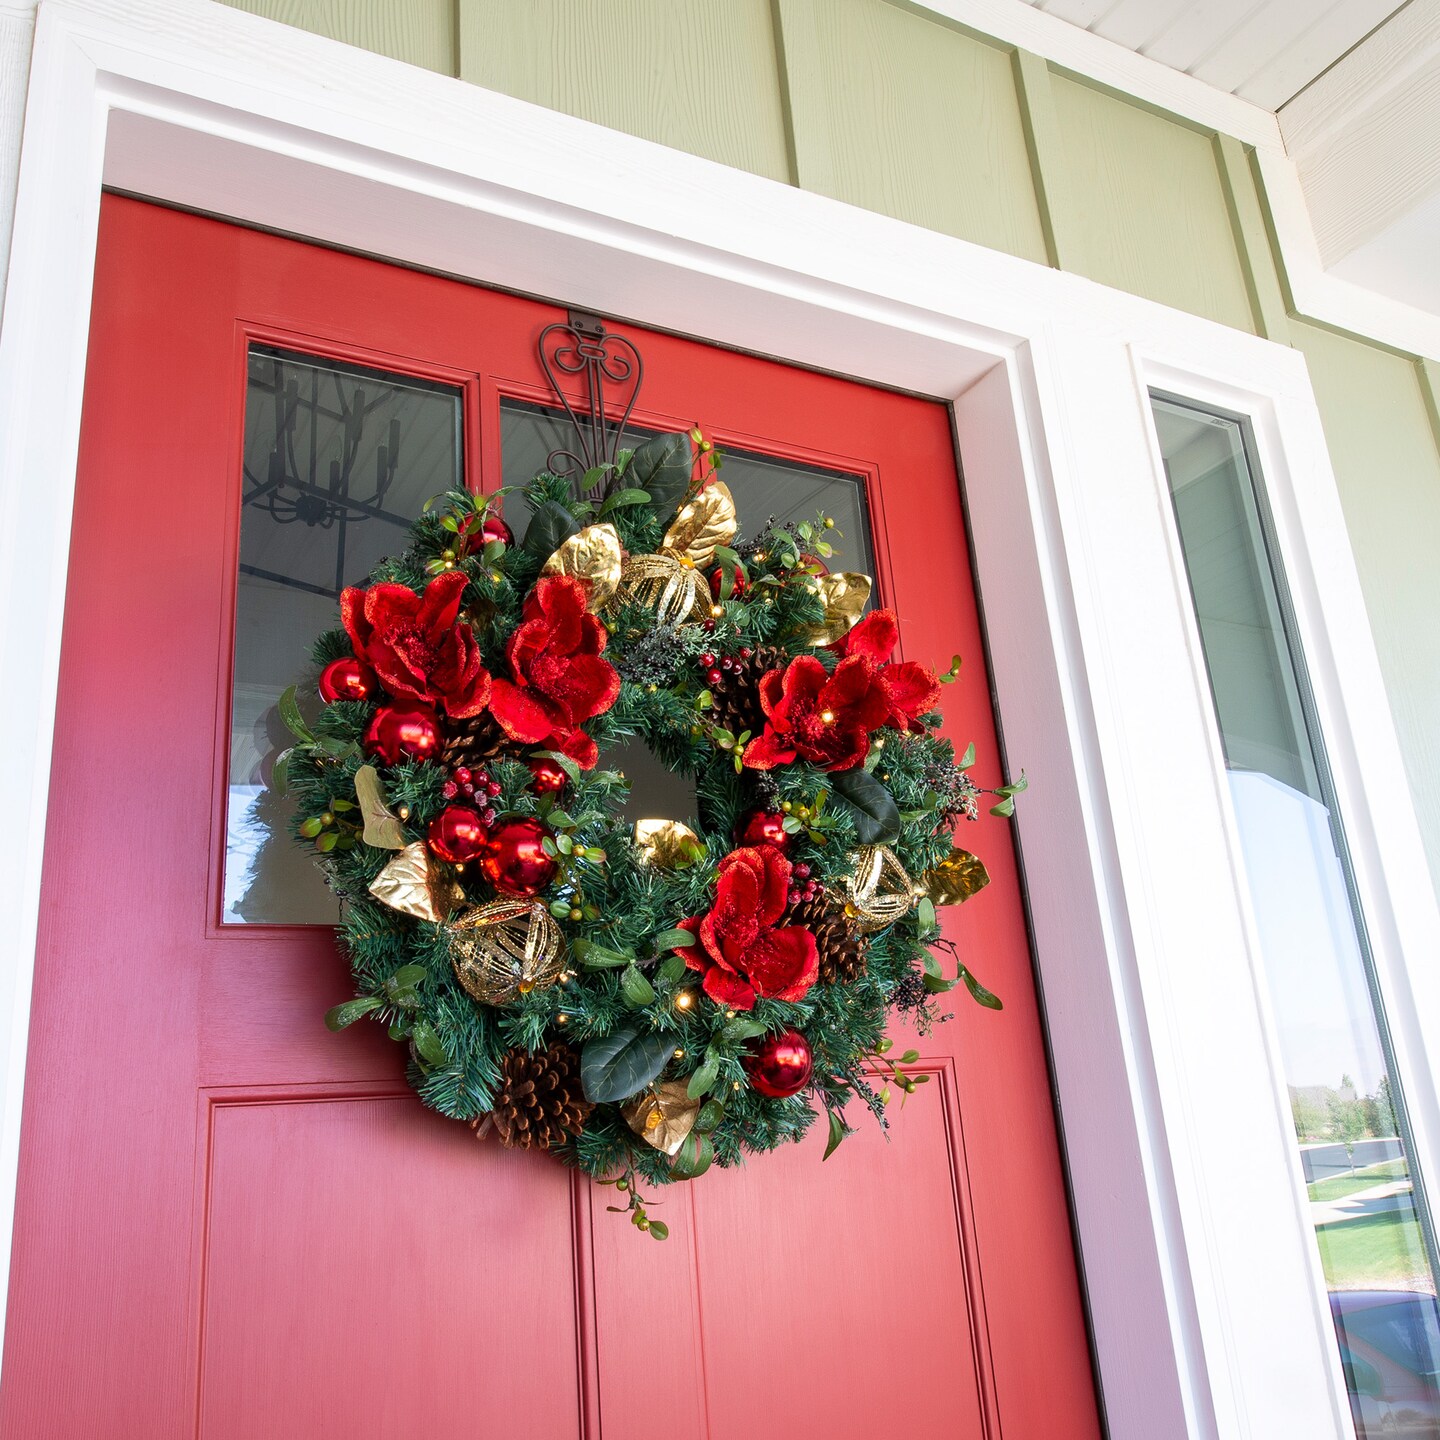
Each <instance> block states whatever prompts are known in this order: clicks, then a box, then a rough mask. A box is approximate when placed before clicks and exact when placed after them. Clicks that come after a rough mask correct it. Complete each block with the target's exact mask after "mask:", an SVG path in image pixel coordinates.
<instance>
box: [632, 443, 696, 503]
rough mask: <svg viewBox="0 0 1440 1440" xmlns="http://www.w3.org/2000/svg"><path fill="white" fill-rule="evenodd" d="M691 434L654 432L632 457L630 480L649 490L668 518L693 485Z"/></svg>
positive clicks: (653, 500) (651, 497) (633, 483)
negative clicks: (660, 433) (691, 483)
mask: <svg viewBox="0 0 1440 1440" xmlns="http://www.w3.org/2000/svg"><path fill="white" fill-rule="evenodd" d="M690 467H691V458H690V437H689V436H688V435H686V434H683V433H681V434H677V435H652V436H651V437H650V439H648V440H647V441H646V442H645V443H644V444H643V445H642V446H640V448H639V449H638V450H636V452H635V454H634V455H633V456H632V457H631V460H630V464H629V466H628V467H627V468H626V471H625V479H626V481H627V482H628V483H629V484H630V485H633V486H636V487H638V488H639V489H642V490H645V491H648V492H649V495H650V504H651V506H652V507H653V508H654V511H655V515H656V517H657V518H658V519H660V520H666V519H668V518H669V516H670V512H671V511H672V510H674V509H675V507H676V506H677V505H678V504H679V503H680V501H681V499H682V498H683V497H684V494H685V492H686V491H687V490H688V489H689V488H690Z"/></svg>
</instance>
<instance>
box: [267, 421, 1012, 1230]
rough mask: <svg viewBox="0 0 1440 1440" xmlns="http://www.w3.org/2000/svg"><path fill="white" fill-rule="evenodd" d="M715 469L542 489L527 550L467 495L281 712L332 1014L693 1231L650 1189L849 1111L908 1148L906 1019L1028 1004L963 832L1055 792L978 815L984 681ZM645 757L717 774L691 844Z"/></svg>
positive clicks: (704, 775)
mask: <svg viewBox="0 0 1440 1440" xmlns="http://www.w3.org/2000/svg"><path fill="white" fill-rule="evenodd" d="M719 464H720V456H719V453H718V452H717V451H715V450H714V449H713V448H712V447H711V446H710V445H709V444H708V443H707V442H705V441H704V440H703V439H702V438H701V436H700V435H699V433H698V432H692V433H691V434H690V435H683V434H682V435H668V436H660V437H657V438H655V439H653V440H650V441H648V442H646V443H645V444H644V445H642V446H641V447H640V448H639V449H638V450H636V451H634V452H626V451H621V452H620V453H619V455H618V457H617V459H616V461H615V463H613V464H612V465H607V466H601V467H597V469H595V470H592V471H591V472H590V473H589V474H587V475H586V476H585V477H584V480H583V481H582V482H581V484H580V485H579V486H578V487H576V486H572V484H571V482H569V481H568V480H565V479H563V478H560V477H557V476H555V475H551V474H545V475H541V476H539V477H538V478H537V479H535V480H534V481H532V482H531V483H530V484H529V485H528V486H526V487H524V490H525V496H526V500H527V501H528V506H529V510H530V519H529V524H528V527H527V529H526V532H525V537H524V541H523V543H521V544H518V545H517V544H516V543H515V542H514V538H513V536H512V533H511V531H510V529H509V527H508V526H507V525H506V524H505V522H504V521H503V519H501V518H500V516H499V514H498V512H497V510H496V508H495V501H496V499H497V498H498V497H496V496H491V497H481V496H473V495H470V494H467V493H463V492H458V491H457V492H451V493H448V494H447V495H445V496H444V497H442V499H441V500H440V501H439V502H432V504H434V505H435V508H434V510H433V511H432V512H431V513H427V514H425V515H422V516H420V517H419V518H418V519H417V520H416V521H415V523H414V525H413V527H412V529H411V533H410V543H409V548H408V549H407V550H406V551H405V552H404V553H403V554H401V555H399V556H397V557H395V558H392V559H388V560H386V561H384V562H382V563H381V564H380V565H379V566H378V567H377V569H376V570H375V571H374V573H373V574H372V576H371V577H370V583H369V585H368V586H367V587H365V588H353V589H349V590H346V591H345V592H344V593H343V595H342V597H341V606H340V608H341V618H342V621H343V626H342V628H339V629H335V630H332V631H330V632H329V633H327V634H325V635H322V636H321V637H320V639H319V640H318V641H317V643H316V646H315V652H314V658H315V661H316V663H317V665H318V666H320V667H321V668H320V675H319V691H320V695H321V697H322V699H323V701H324V702H325V704H324V706H323V708H322V709H321V710H320V712H319V715H318V718H317V719H315V720H314V721H313V722H311V723H309V724H307V723H306V721H305V720H304V719H303V718H302V716H301V711H300V708H299V706H298V705H297V704H296V700H295V692H294V690H293V689H292V690H291V691H289V692H287V694H286V695H285V696H284V697H282V700H281V704H280V709H281V713H282V715H283V716H284V718H285V719H286V721H287V723H288V724H289V726H290V728H291V729H292V730H293V731H294V732H295V734H296V737H297V743H296V744H295V746H294V747H293V749H292V750H291V751H289V752H288V754H287V757H286V759H285V761H284V763H283V765H282V766H281V767H280V783H281V784H282V785H284V784H288V786H289V789H290V791H291V792H292V793H293V795H294V797H295V802H296V817H295V822H294V824H295V831H296V835H297V837H298V838H299V839H300V841H301V842H302V843H303V844H304V845H305V846H306V847H307V848H308V849H309V850H310V851H311V853H312V855H313V854H315V853H316V852H318V858H319V861H320V863H321V864H322V865H323V867H324V869H325V871H326V874H327V878H328V882H329V884H330V886H331V887H332V889H333V890H334V892H335V893H336V895H337V896H338V897H339V899H340V900H341V902H342V920H341V925H340V930H339V938H340V943H341V946H342V948H343V949H344V950H345V951H346V952H347V954H348V956H349V959H350V963H351V967H352V970H353V973H354V979H355V982H356V986H357V992H358V997H357V998H355V999H352V1000H349V1001H346V1002H345V1003H343V1004H340V1005H337V1006H336V1007H335V1008H334V1009H333V1010H332V1011H331V1012H330V1013H329V1015H328V1016H327V1017H326V1020H327V1023H328V1024H329V1025H330V1026H331V1028H332V1029H340V1028H342V1027H344V1026H346V1025H348V1024H350V1023H352V1022H353V1021H355V1020H358V1019H360V1018H361V1017H362V1016H369V1017H371V1018H373V1019H376V1020H379V1021H380V1022H381V1023H384V1024H386V1025H388V1026H389V1030H390V1035H391V1037H392V1038H393V1039H396V1040H399V1041H403V1042H404V1043H405V1044H407V1045H408V1047H409V1057H410V1066H409V1075H410V1080H411V1082H412V1084H413V1085H414V1087H415V1089H416V1091H417V1092H418V1093H419V1095H420V1097H421V1099H422V1100H423V1101H424V1102H425V1103H426V1104H427V1105H430V1106H432V1107H433V1108H435V1109H436V1110H439V1111H440V1112H442V1113H443V1114H445V1115H448V1116H451V1117H453V1118H455V1119H457V1120H463V1121H467V1122H469V1123H470V1125H471V1126H472V1127H474V1128H475V1130H476V1131H477V1133H479V1134H481V1135H482V1136H483V1135H484V1134H485V1133H486V1132H487V1131H489V1130H491V1129H493V1130H494V1131H495V1132H496V1133H497V1134H498V1137H499V1139H500V1141H501V1142H502V1143H504V1144H506V1145H510V1146H520V1147H525V1148H539V1149H544V1150H547V1151H549V1152H551V1153H552V1154H554V1155H556V1156H557V1157H558V1158H560V1159H561V1160H563V1161H564V1162H565V1163H567V1164H570V1165H575V1166H578V1167H580V1168H581V1169H583V1170H585V1171H587V1172H588V1173H589V1174H591V1175H592V1176H594V1177H595V1178H596V1179H598V1180H600V1181H602V1182H604V1183H607V1184H614V1185H617V1186H618V1187H619V1190H620V1191H621V1192H622V1193H621V1202H622V1203H621V1208H623V1209H627V1210H628V1211H629V1212H630V1214H631V1218H632V1219H633V1220H634V1222H635V1223H636V1225H637V1226H639V1228H641V1229H642V1230H649V1231H650V1233H652V1234H654V1235H656V1236H657V1237H658V1238H662V1239H663V1238H664V1236H665V1233H666V1231H665V1226H664V1224H663V1223H662V1222H661V1221H659V1220H657V1219H654V1218H653V1217H651V1216H649V1215H647V1213H646V1209H645V1204H644V1202H643V1200H642V1199H641V1195H640V1190H639V1188H638V1187H639V1184H640V1183H642V1182H650V1183H662V1184H663V1183H666V1182H669V1181H672V1180H684V1179H691V1178H693V1177H695V1176H697V1175H699V1174H700V1173H701V1172H702V1171H704V1170H705V1169H706V1168H707V1167H708V1166H709V1165H710V1164H711V1163H712V1161H713V1162H714V1163H716V1164H720V1165H730V1164H734V1163H736V1162H737V1161H739V1160H741V1158H742V1157H743V1156H744V1154H745V1153H746V1152H749V1151H766V1150H770V1149H773V1148H774V1147H775V1146H776V1145H779V1144H781V1143H783V1142H785V1141H790V1140H796V1139H798V1138H799V1137H800V1136H801V1135H802V1134H804V1132H805V1131H806V1130H808V1129H809V1127H810V1126H811V1125H812V1124H813V1123H814V1122H815V1121H816V1120H817V1118H818V1117H819V1115H820V1114H821V1113H822V1112H824V1113H825V1114H826V1116H827V1118H828V1124H829V1130H830V1143H829V1147H828V1148H827V1150H826V1152H825V1153H826V1155H827V1156H828V1155H829V1154H830V1152H831V1150H833V1149H834V1147H835V1146H836V1145H838V1144H839V1143H840V1141H842V1140H843V1139H844V1137H845V1136H846V1135H847V1134H848V1133H850V1129H849V1126H848V1125H847V1122H846V1119H845V1107H846V1105H847V1103H849V1102H851V1101H858V1102H859V1104H860V1105H861V1106H862V1107H864V1108H868V1109H869V1110H870V1111H871V1112H872V1113H873V1114H874V1116H875V1118H876V1119H877V1120H878V1121H879V1123H880V1124H881V1125H882V1126H883V1125H885V1123H886V1120H885V1105H886V1102H887V1101H888V1100H889V1098H890V1089H891V1087H892V1086H893V1087H895V1088H898V1089H902V1090H903V1091H905V1092H910V1091H913V1090H914V1089H915V1088H916V1087H917V1086H918V1085H919V1084H921V1083H923V1082H924V1080H925V1079H926V1076H925V1075H923V1074H913V1075H912V1074H910V1073H907V1071H906V1068H905V1067H906V1066H907V1065H909V1064H910V1063H911V1062H913V1060H914V1059H915V1058H917V1057H916V1056H915V1055H914V1054H913V1052H907V1053H906V1054H905V1055H902V1056H899V1057H896V1056H895V1055H894V1054H893V1050H892V1047H891V1043H890V1042H889V1041H888V1040H887V1039H886V1036H885V1023H886V1017H887V1014H888V1013H889V1012H890V1011H892V1010H894V1011H899V1012H901V1013H902V1014H903V1015H904V1016H905V1017H906V1018H908V1019H909V1020H910V1021H911V1022H912V1023H914V1024H916V1025H917V1026H918V1027H919V1029H920V1030H921V1032H922V1033H923V1032H924V1031H925V1030H926V1029H927V1028H928V1026H929V1025H930V1024H931V1023H932V1022H933V1021H934V1019H935V1018H936V1012H935V1009H934V997H935V996H936V995H937V994H939V993H941V992H944V991H947V990H949V989H951V988H953V987H954V986H955V985H957V984H959V983H960V982H962V981H963V982H964V983H965V985H966V986H967V987H968V989H969V991H970V993H971V994H972V995H973V996H974V997H975V999H976V1000H978V1001H979V1002H980V1003H981V1004H983V1005H988V1006H991V1007H994V1008H997V1009H998V1008H999V1004H1000V1002H999V1001H998V1000H997V999H996V998H995V997H994V996H993V995H991V994H990V993H989V992H988V991H987V990H985V989H984V988H983V986H981V984H980V983H979V981H978V980H976V978H975V977H974V975H973V974H971V972H970V970H969V969H968V968H967V967H966V966H965V965H964V964H963V963H961V962H960V960H959V957H958V956H957V955H956V952H955V949H954V947H953V945H950V944H949V943H948V942H946V941H944V940H942V939H941V938H940V934H939V928H938V926H937V924H936V917H935V906H936V905H939V904H953V903H956V902H958V901H961V900H964V899H966V898H968V897H969V896H970V895H972V894H973V893H974V892H975V891H976V890H978V889H979V888H980V887H981V886H982V885H984V884H985V883H986V880H987V878H988V877H987V876H986V873H985V870H984V867H983V866H982V864H981V863H980V862H979V861H978V860H977V859H976V858H975V857H973V856H972V855H970V854H968V853H967V852H966V851H964V850H962V849H958V848H955V847H954V846H953V844H952V832H953V830H954V829H955V826H956V824H957V823H958V822H959V821H961V820H966V819H974V818H975V816H976V813H977V807H978V805H979V803H980V799H981V796H982V794H989V795H991V796H992V797H994V798H995V800H996V801H997V802H998V803H996V804H995V805H993V806H992V813H996V814H1001V815H1007V814H1009V813H1011V811H1012V809H1013V805H1014V799H1013V797H1014V794H1015V793H1016V792H1017V791H1018V790H1019V789H1021V788H1023V785H1024V780H1023V777H1021V779H1020V781H1019V782H1017V783H1016V784H1014V785H1007V786H1003V787H1002V788H1001V789H1000V790H998V791H988V792H986V791H982V790H981V789H980V788H979V787H977V786H976V785H975V783H974V782H973V781H972V780H971V779H970V777H969V775H968V773H967V771H968V768H969V766H970V764H971V763H972V761H973V758H974V747H973V746H971V747H970V749H969V751H967V753H966V755H965V756H964V757H962V758H961V759H959V760H958V762H957V759H956V756H955V753H954V750H953V748H952V747H951V745H950V743H949V742H948V741H946V740H944V739H942V738H940V737H939V736H938V735H937V734H936V733H935V729H936V726H937V725H938V723H939V718H940V717H939V714H938V713H937V712H938V704H939V698H940V694H941V684H942V683H944V682H946V681H950V680H953V679H954V678H955V676H956V674H957V672H958V663H959V662H958V660H957V661H956V662H955V664H954V665H952V666H951V669H950V671H949V673H948V674H946V675H944V676H941V677H938V678H937V676H936V674H935V673H934V671H932V670H930V669H928V668H925V667H923V666H921V665H919V664H916V663H914V662H910V661H905V662H899V661H895V660H893V659H892V658H891V656H892V653H893V651H894V649H895V646H896V641H897V625H896V619H895V616H894V615H893V614H892V613H890V612H888V611H883V610H882V611H878V612H874V613H871V614H869V615H864V618H862V615H863V612H864V608H865V606H866V604H867V602H868V598H869V594H870V581H869V579H868V578H867V577H865V576H862V575H854V574H830V573H828V572H827V568H826V565H825V560H826V559H827V557H828V556H829V555H830V554H831V546H830V544H829V542H828V540H827V535H828V533H829V530H830V529H831V528H833V527H832V522H831V521H829V520H828V519H826V518H824V517H818V518H817V519H816V521H815V522H814V523H813V524H795V523H791V524H785V525H780V524H776V523H775V522H773V521H772V522H771V523H770V524H769V525H768V526H767V527H766V528H764V529H763V530H762V531H761V532H760V533H759V534H758V535H756V536H755V538H753V539H751V540H748V541H741V540H739V539H738V538H737V521H736V515H735V505H734V501H733V499H732V497H731V495H730V493H729V490H728V489H727V487H726V486H725V485H724V483H723V482H722V481H721V480H720V479H719V478H718V476H717V471H718V469H719ZM502 493H503V492H502ZM677 512H678V513H677ZM636 738H638V739H640V740H641V741H643V742H644V743H646V744H648V745H649V746H650V748H651V749H652V750H653V751H654V752H655V754H656V755H657V756H658V757H659V758H660V759H661V760H662V761H663V763H664V764H665V765H667V766H668V767H670V768H672V769H674V770H676V771H679V772H683V773H685V774H688V775H689V776H691V777H693V779H694V783H695V789H696V796H697V804H698V811H699V813H698V815H695V816H689V817H686V818H687V819H688V820H690V821H692V822H694V828H693V829H692V828H691V827H690V826H689V825H687V824H685V823H680V817H677V816H672V817H665V818H657V819H653V820H652V819H639V820H637V819H635V818H634V816H633V815H631V816H627V815H626V814H625V810H624V805H625V798H626V791H627V782H626V781H625V779H624V777H623V776H622V775H621V774H620V773H618V772H617V771H615V770H611V769H606V768H605V755H606V751H607V748H610V747H612V746H614V745H616V744H617V743H618V742H622V741H628V740H633V739H636ZM936 949H941V950H943V951H945V952H946V953H948V957H949V961H950V963H949V964H948V965H942V962H941V960H940V959H939V958H938V957H937V956H936V954H934V953H933V952H934V950H936ZM947 972H948V973H947Z"/></svg>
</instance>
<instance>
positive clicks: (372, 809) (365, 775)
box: [355, 765, 405, 850]
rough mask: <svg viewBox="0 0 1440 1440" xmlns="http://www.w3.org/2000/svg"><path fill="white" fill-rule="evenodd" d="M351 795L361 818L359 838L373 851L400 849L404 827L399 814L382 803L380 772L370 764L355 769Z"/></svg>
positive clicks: (403, 841) (402, 843) (403, 846)
mask: <svg viewBox="0 0 1440 1440" xmlns="http://www.w3.org/2000/svg"><path fill="white" fill-rule="evenodd" d="M355 798H356V799H357V800H359V802H360V814H361V816H362V817H363V818H364V820H365V831H364V834H363V835H361V837H360V838H361V839H362V840H364V842H365V843H366V844H367V845H373V846H374V847H375V848H376V849H377V850H403V849H404V848H405V828H404V826H402V825H401V823H400V817H399V816H398V815H397V814H395V812H394V811H393V810H391V809H390V807H389V806H388V805H386V803H385V796H384V794H383V793H382V792H381V789H380V772H379V771H378V770H376V768H375V767H374V766H373V765H362V766H361V767H360V768H359V769H358V770H357V771H356V772H355Z"/></svg>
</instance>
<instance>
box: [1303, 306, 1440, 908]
mask: <svg viewBox="0 0 1440 1440" xmlns="http://www.w3.org/2000/svg"><path fill="white" fill-rule="evenodd" d="M1290 334H1291V338H1292V340H1293V341H1294V343H1295V344H1296V345H1297V346H1298V347H1299V348H1300V350H1302V351H1303V352H1304V354H1305V359H1306V363H1307V364H1308V365H1309V367H1310V379H1311V382H1312V383H1313V384H1314V386H1315V397H1316V399H1317V401H1318V402H1319V405H1320V417H1321V420H1322V422H1323V424H1324V426H1325V439H1326V441H1327V443H1328V444H1329V447H1330V459H1331V463H1332V464H1333V465H1334V467H1335V476H1336V479H1337V481H1338V482H1339V486H1340V500H1341V504H1342V505H1343V506H1344V510H1345V524H1346V528H1347V529H1348V530H1349V532H1350V542H1351V544H1352V545H1353V546H1354V549H1355V560H1356V564H1357V565H1358V567H1359V571H1360V583H1361V587H1362V588H1363V590H1364V592H1365V608H1366V611H1367V612H1368V615H1369V618H1370V627H1371V630H1372V631H1373V633H1374V635H1375V643H1376V647H1377V649H1378V650H1379V653H1380V667H1381V670H1382V672H1383V674H1384V678H1385V689H1386V692H1387V694H1388V696H1389V699H1390V709H1391V713H1392V714H1393V715H1394V717H1395V726H1396V729H1397V730H1398V731H1399V733H1400V747H1401V750H1402V751H1403V753H1404V756H1405V765H1406V769H1407V771H1408V773H1409V777H1410V784H1411V787H1412V789H1413V790H1414V793H1415V801H1416V806H1417V808H1418V809H1419V812H1420V823H1421V828H1422V830H1423V832H1424V835H1425V843H1426V848H1427V851H1428V853H1429V858H1430V868H1431V872H1432V874H1434V876H1435V877H1436V880H1437V883H1440V727H1437V725H1436V717H1437V716H1440V624H1437V623H1436V619H1435V617H1436V616H1437V615H1440V563H1437V557H1440V454H1437V452H1436V436H1435V428H1434V425H1433V423H1432V420H1431V416H1430V413H1429V406H1428V402H1427V397H1426V395H1425V393H1424V389H1423V387H1422V377H1421V375H1420V372H1419V370H1418V368H1417V367H1416V365H1415V364H1414V363H1413V362H1412V361H1409V360H1406V359H1404V358H1402V357H1401V356H1398V355H1392V354H1390V353H1388V352H1387V351H1384V350H1380V349H1378V348H1376V347H1375V346H1373V345H1366V344H1363V343H1361V342H1360V341H1357V340H1351V339H1347V338H1345V337H1344V336H1341V335H1336V334H1334V333H1333V332H1331V331H1329V330H1322V329H1320V328H1319V327H1318V326H1315V325H1307V324H1304V323H1303V322H1301V321H1296V320H1292V321H1291V322H1290Z"/></svg>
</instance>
